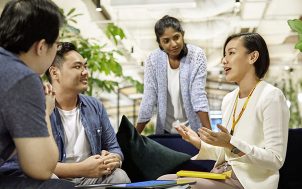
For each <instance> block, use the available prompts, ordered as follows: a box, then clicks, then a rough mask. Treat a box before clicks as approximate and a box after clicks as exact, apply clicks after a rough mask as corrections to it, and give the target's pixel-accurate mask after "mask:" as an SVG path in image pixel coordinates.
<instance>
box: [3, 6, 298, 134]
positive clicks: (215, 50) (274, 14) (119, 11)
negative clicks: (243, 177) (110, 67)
mask: <svg viewBox="0 0 302 189" xmlns="http://www.w3.org/2000/svg"><path fill="white" fill-rule="evenodd" d="M8 1H9V0H1V1H0V12H1V11H2V9H3V6H4V5H5V3H6V2H8ZM53 1H54V2H55V3H56V4H57V5H58V6H59V7H60V8H62V10H63V11H64V14H65V15H67V14H68V13H71V15H75V17H72V18H70V22H69V24H70V25H71V26H72V28H76V29H78V30H77V31H79V32H80V35H81V36H82V37H83V38H85V39H89V40H93V41H94V43H96V44H99V45H100V46H101V47H102V50H103V51H106V52H113V51H116V50H118V51H120V52H121V54H118V53H115V54H114V59H115V60H116V62H118V64H120V66H121V68H122V71H123V74H124V75H125V76H130V77H131V78H132V79H134V80H137V81H139V82H141V83H143V77H144V69H143V66H144V61H145V59H146V58H147V56H148V55H149V53H151V52H152V51H153V50H154V49H155V48H157V47H158V44H157V42H156V38H155V34H154V24H155V22H156V21H157V20H158V19H160V18H161V17H163V16H164V15H167V14H168V15H171V16H174V17H176V18H178V19H179V20H181V21H182V25H183V28H184V30H185V42H186V43H190V44H194V45H197V46H200V47H201V48H203V49H204V51H205V53H206V56H207V69H208V73H207V75H208V76H207V84H206V90H207V95H208V100H209V105H210V110H211V111H210V116H211V118H212V121H213V125H214V123H217V122H219V119H220V118H221V114H220V105H221V101H222V99H223V97H224V95H225V94H227V93H228V92H230V91H232V90H233V89H234V88H236V85H235V84H233V83H228V82H226V81H225V78H224V73H223V69H222V66H221V63H220V60H221V58H222V52H223V50H222V46H223V43H224V41H225V39H226V38H227V36H229V35H230V34H233V33H237V32H258V33H259V34H261V35H262V36H263V37H264V39H265V40H266V42H267V44H268V47H269V52H270V58H271V66H270V69H269V72H268V74H267V75H266V77H265V80H266V81H268V82H270V83H272V84H274V85H276V86H277V87H279V88H280V89H282V90H283V92H284V93H285V95H286V97H287V98H288V106H290V108H291V115H292V117H293V118H292V119H294V120H292V124H291V127H302V124H301V114H302V113H301V112H302V53H301V52H300V51H299V50H297V49H295V48H294V47H295V44H296V43H297V42H298V41H299V36H298V34H297V32H294V31H293V30H291V28H290V27H289V25H288V23H287V21H288V20H291V19H300V20H301V19H302V1H301V0H53ZM72 9H74V12H72V11H71V10H72ZM77 14H80V15H77ZM72 19H74V20H72ZM45 24H47V23H45ZM108 24H114V25H115V26H117V27H118V28H119V29H121V30H122V32H123V34H125V38H121V37H120V36H116V38H115V39H116V40H117V44H115V43H114V40H112V39H109V38H108V37H107V35H106V31H107V30H106V29H107V28H108V27H107V26H108ZM33 32H34V31H33ZM104 68H106V65H105V66H104ZM93 77H95V78H96V79H99V80H101V81H102V80H103V81H104V80H111V81H116V82H117V83H118V85H116V86H114V87H113V88H112V90H111V91H110V92H108V91H106V90H102V89H98V88H95V89H94V91H93V93H92V95H93V96H95V97H97V98H98V99H100V100H101V101H102V102H103V104H104V106H105V108H106V109H107V112H108V114H109V116H110V119H111V123H112V125H113V126H114V128H115V129H117V127H118V125H119V121H120V119H121V116H122V115H126V116H127V117H128V118H129V119H130V121H132V122H133V123H135V122H136V119H137V115H138V110H139V105H140V101H141V98H142V93H141V92H139V90H137V87H135V86H134V85H133V84H132V83H131V82H130V83H129V82H126V81H124V80H123V79H122V78H118V77H116V76H114V74H113V75H112V74H109V75H106V74H96V75H94V76H93ZM152 121H153V122H154V121H155V119H153V120H152Z"/></svg>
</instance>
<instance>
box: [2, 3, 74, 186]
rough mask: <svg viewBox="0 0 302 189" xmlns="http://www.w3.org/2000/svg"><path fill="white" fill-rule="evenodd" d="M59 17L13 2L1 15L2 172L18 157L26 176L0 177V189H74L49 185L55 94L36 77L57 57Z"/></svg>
mask: <svg viewBox="0 0 302 189" xmlns="http://www.w3.org/2000/svg"><path fill="white" fill-rule="evenodd" d="M61 17H62V16H61V14H60V11H59V9H58V7H57V6H56V5H55V4H54V3H53V2H51V1H50V0H11V1H9V2H8V3H7V4H6V5H5V7H4V9H3V12H2V13H1V17H0V166H1V165H2V164H4V163H5V162H6V161H7V160H9V159H10V158H11V157H12V156H14V155H16V154H17V156H18V160H19V163H20V166H21V168H22V171H23V172H24V174H25V177H17V176H12V175H7V174H3V173H0V188H1V189H4V188H14V189H16V188H20V189H21V188H22V189H23V188H43V189H47V188H56V189H58V188H60V189H61V188H73V184H72V183H70V182H67V181H62V180H57V179H56V180H51V179H50V177H51V176H52V174H53V170H54V168H55V167H56V163H57V161H58V149H57V146H56V143H55V141H54V139H53V137H52V131H51V126H50V122H49V115H50V114H51V112H52V110H53V108H54V94H53V93H52V92H51V91H50V90H45V92H44V89H43V85H42V83H41V79H40V77H39V75H40V74H43V73H44V72H45V71H46V69H48V68H49V66H50V65H51V63H52V61H53V59H54V56H55V54H56V51H57V43H58V42H57V40H58V34H59V28H60V25H61V22H62V18H61ZM44 93H45V94H44Z"/></svg>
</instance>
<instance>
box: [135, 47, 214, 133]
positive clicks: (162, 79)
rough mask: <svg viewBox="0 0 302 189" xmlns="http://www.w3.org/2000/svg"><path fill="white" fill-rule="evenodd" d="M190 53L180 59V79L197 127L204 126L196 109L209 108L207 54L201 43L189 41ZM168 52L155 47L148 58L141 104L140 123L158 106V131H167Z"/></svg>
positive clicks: (185, 102) (186, 106)
mask: <svg viewBox="0 0 302 189" xmlns="http://www.w3.org/2000/svg"><path fill="white" fill-rule="evenodd" d="M187 47H188V54H187V56H186V57H183V58H182V59H181V61H180V71H179V74H180V76H179V82H180V90H181V95H182V99H183V105H184V109H185V112H186V115H187V118H188V120H189V123H190V126H191V128H192V129H193V130H195V131H196V130H197V129H198V128H200V127H201V123H200V120H199V117H198V115H197V114H196V112H199V111H201V112H208V111H209V106H208V100H207V97H206V91H205V84H206V77H207V70H206V57H205V54H204V52H203V50H202V49H201V48H199V47H197V46H193V45H187ZM167 58H168V57H167V54H166V53H165V52H163V51H162V50H160V49H156V50H155V51H153V52H152V53H151V54H150V56H149V57H148V58H147V60H146V62H145V71H144V74H145V75H144V95H143V99H142V102H141V105H140V110H139V115H138V123H143V122H147V121H149V120H150V119H151V117H152V115H153V108H154V107H155V105H156V106H157V121H156V134H162V133H164V124H165V120H166V112H167V95H168V78H167Z"/></svg>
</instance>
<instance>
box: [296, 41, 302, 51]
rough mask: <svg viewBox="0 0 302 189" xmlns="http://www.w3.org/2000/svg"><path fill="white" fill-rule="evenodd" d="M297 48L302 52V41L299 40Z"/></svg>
mask: <svg viewBox="0 0 302 189" xmlns="http://www.w3.org/2000/svg"><path fill="white" fill-rule="evenodd" d="M295 49H299V50H300V52H302V41H299V42H298V43H297V44H296V45H295Z"/></svg>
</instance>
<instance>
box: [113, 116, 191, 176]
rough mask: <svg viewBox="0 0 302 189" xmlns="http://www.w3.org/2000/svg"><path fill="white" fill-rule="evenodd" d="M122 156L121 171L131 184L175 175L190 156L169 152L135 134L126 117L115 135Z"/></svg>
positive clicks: (144, 137) (150, 140)
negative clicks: (123, 171) (169, 174)
mask: <svg viewBox="0 0 302 189" xmlns="http://www.w3.org/2000/svg"><path fill="white" fill-rule="evenodd" d="M116 136H117V141H118V143H119V145H120V147H121V149H122V152H123V154H124V162H123V165H122V169H124V170H125V171H126V173H127V174H128V176H129V178H130V179H131V181H132V182H137V181H143V180H153V179H157V178H158V177H160V176H162V175H164V174H168V173H175V169H176V168H177V167H178V166H179V165H181V164H183V163H184V162H187V161H189V160H190V158H191V156H190V155H188V154H185V153H181V152H177V151H174V150H171V149H169V148H167V147H165V146H163V145H161V144H159V143H157V142H155V141H153V140H152V139H149V138H148V137H146V136H142V135H140V134H138V133H137V131H136V129H135V128H134V126H133V125H132V123H130V122H129V120H128V119H127V117H126V116H123V117H122V121H121V124H120V127H119V129H118V132H117V134H116Z"/></svg>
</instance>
